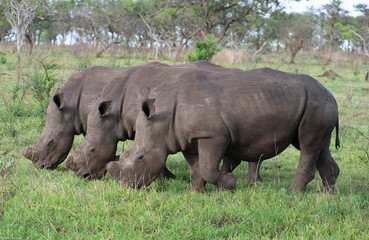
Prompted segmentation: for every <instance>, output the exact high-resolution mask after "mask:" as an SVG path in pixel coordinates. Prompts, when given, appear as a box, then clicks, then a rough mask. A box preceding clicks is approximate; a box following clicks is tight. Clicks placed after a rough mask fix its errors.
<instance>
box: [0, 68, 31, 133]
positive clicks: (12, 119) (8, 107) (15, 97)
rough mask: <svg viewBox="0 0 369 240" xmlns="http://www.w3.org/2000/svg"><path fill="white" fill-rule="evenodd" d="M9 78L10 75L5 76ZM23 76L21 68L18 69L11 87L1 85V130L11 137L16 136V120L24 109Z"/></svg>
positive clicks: (24, 90)
mask: <svg viewBox="0 0 369 240" xmlns="http://www.w3.org/2000/svg"><path fill="white" fill-rule="evenodd" d="M6 76H9V77H10V78H11V77H12V76H11V75H10V74H9V75H6ZM24 78H25V76H24V75H23V74H22V71H21V68H20V67H19V68H18V73H17V81H16V82H15V83H13V84H12V85H6V84H5V83H4V82H1V83H2V92H1V100H0V103H1V105H0V120H1V121H2V122H3V124H4V125H5V127H4V128H3V129H2V130H5V131H6V132H8V133H10V135H11V136H12V137H14V136H15V135H16V130H15V129H16V126H15V125H16V120H17V119H18V118H19V116H20V115H21V112H22V110H23V108H24V104H23V102H24V99H25V96H26V92H27V87H26V86H25V85H26V84H25V80H24Z"/></svg>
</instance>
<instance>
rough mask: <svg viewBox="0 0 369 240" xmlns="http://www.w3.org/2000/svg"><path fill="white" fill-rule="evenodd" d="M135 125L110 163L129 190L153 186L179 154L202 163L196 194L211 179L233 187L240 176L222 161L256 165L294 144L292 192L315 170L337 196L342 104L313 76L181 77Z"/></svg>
mask: <svg viewBox="0 0 369 240" xmlns="http://www.w3.org/2000/svg"><path fill="white" fill-rule="evenodd" d="M162 77H167V78H171V77H170V76H162ZM135 128H136V136H135V140H134V143H133V145H132V146H131V148H130V150H129V151H127V152H125V153H124V154H122V155H121V156H120V158H119V161H116V162H110V163H109V164H108V165H107V171H108V173H109V174H110V175H111V176H112V177H113V178H114V179H115V180H116V181H117V182H119V183H120V184H122V185H127V186H130V187H132V188H141V187H144V186H148V185H150V184H151V183H152V182H153V181H154V180H155V179H156V178H157V176H158V173H160V171H162V169H163V166H164V165H165V161H166V158H167V156H168V154H175V153H177V152H180V151H181V152H182V153H183V155H184V156H185V157H188V156H190V157H191V161H192V162H198V165H199V167H198V169H197V171H199V173H198V175H200V178H201V179H197V180H196V179H195V180H194V185H193V187H194V189H195V190H196V191H199V192H204V191H205V190H206V189H205V183H206V182H208V183H211V184H214V185H215V186H217V187H218V188H220V189H227V190H232V189H234V188H235V185H236V179H235V177H234V175H233V174H232V173H231V172H227V171H224V170H222V169H219V163H220V161H221V159H222V158H224V157H227V158H230V159H233V160H234V161H235V162H236V165H237V162H238V161H241V160H243V161H248V162H259V161H262V160H266V159H269V158H271V157H273V156H276V155H277V154H279V153H281V152H282V151H283V150H285V149H286V148H287V147H288V146H289V145H290V144H292V145H293V146H294V147H295V148H297V149H298V150H300V159H299V164H298V168H297V172H296V175H295V179H294V181H293V183H292V185H291V187H290V188H289V190H294V191H300V192H303V191H305V189H306V186H307V184H308V183H309V182H310V181H311V180H312V179H313V178H314V175H315V170H316V169H317V170H318V171H319V174H320V176H321V179H322V182H323V187H324V188H325V189H327V190H328V191H333V188H334V184H335V182H336V179H337V177H338V175H339V167H338V165H337V163H336V162H335V161H334V159H333V158H332V156H331V153H330V150H329V146H330V141H331V133H332V131H333V130H334V128H336V143H335V145H336V148H338V147H339V136H338V131H339V130H338V129H339V120H338V109H337V103H336V101H335V99H334V97H333V96H332V94H331V93H330V92H329V91H328V90H327V89H326V88H325V87H324V86H322V85H321V84H320V83H319V82H318V81H317V80H315V79H314V78H312V77H310V76H308V75H303V74H292V73H285V72H281V71H278V70H273V69H270V68H261V69H255V70H250V71H233V72H232V71H231V72H228V73H221V72H214V73H212V74H209V73H205V72H203V71H200V70H199V71H192V72H187V73H183V74H181V75H178V76H177V77H176V78H171V80H170V81H168V82H167V83H164V84H161V85H158V86H157V87H156V88H155V89H153V90H152V91H151V93H150V95H149V97H148V98H147V99H145V100H144V101H142V104H141V110H140V113H139V114H138V117H137V120H136V126H135ZM195 181H196V183H195Z"/></svg>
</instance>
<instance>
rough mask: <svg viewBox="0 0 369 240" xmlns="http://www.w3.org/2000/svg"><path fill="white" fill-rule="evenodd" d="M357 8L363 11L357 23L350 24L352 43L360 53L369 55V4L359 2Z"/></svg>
mask: <svg viewBox="0 0 369 240" xmlns="http://www.w3.org/2000/svg"><path fill="white" fill-rule="evenodd" d="M355 7H356V9H357V10H358V11H360V12H362V13H363V15H362V16H358V17H356V19H355V20H356V24H355V25H354V26H350V29H349V30H350V32H351V33H352V34H353V36H352V38H351V39H352V41H351V42H352V43H353V46H354V48H355V49H356V50H357V52H358V53H359V54H362V55H365V56H367V57H369V7H368V5H367V4H358V5H356V6H355Z"/></svg>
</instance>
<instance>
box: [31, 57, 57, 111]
mask: <svg viewBox="0 0 369 240" xmlns="http://www.w3.org/2000/svg"><path fill="white" fill-rule="evenodd" d="M39 63H40V65H41V67H40V66H37V67H35V73H34V76H33V77H31V78H30V81H29V85H30V88H29V90H30V92H31V95H32V96H33V97H34V98H35V99H36V100H37V101H38V102H39V103H40V107H41V111H42V112H45V111H46V109H47V106H48V104H49V101H50V98H51V94H52V92H53V91H54V87H55V85H56V83H57V82H59V79H58V78H57V76H56V74H55V72H54V71H55V70H57V69H58V68H59V65H58V64H56V63H55V62H54V61H53V60H51V61H49V62H46V61H45V58H44V59H42V60H39Z"/></svg>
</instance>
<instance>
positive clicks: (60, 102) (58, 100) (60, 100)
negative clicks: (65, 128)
mask: <svg viewBox="0 0 369 240" xmlns="http://www.w3.org/2000/svg"><path fill="white" fill-rule="evenodd" d="M53 101H54V103H55V105H56V106H57V107H58V109H59V110H61V109H62V108H63V107H64V93H56V94H55V95H54V96H53Z"/></svg>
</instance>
